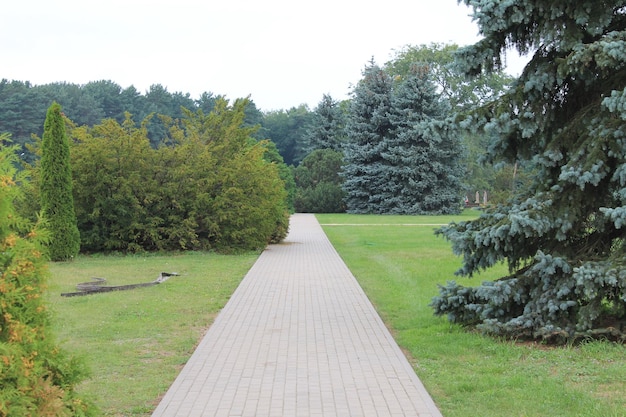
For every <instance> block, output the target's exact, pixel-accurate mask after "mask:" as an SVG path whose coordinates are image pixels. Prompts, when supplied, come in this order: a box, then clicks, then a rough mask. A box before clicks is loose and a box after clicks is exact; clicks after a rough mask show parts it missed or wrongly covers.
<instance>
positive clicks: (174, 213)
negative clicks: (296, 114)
mask: <svg viewBox="0 0 626 417" xmlns="http://www.w3.org/2000/svg"><path fill="white" fill-rule="evenodd" d="M247 105H248V103H247V100H237V101H235V103H234V104H233V105H232V106H231V105H229V103H228V101H226V100H225V99H218V100H217V101H216V103H215V106H214V108H213V110H212V111H211V112H210V113H209V114H205V113H204V112H203V111H202V110H197V111H196V112H192V111H190V110H184V109H183V112H184V115H185V118H184V119H183V120H182V121H181V122H176V121H174V120H171V119H169V120H166V119H165V118H164V120H163V121H164V123H165V124H166V125H167V126H168V136H167V140H166V141H164V142H165V144H166V146H161V147H159V148H157V149H155V148H154V147H152V146H151V144H150V140H149V138H148V131H147V126H146V125H147V123H148V120H145V121H144V122H143V123H142V125H141V126H136V125H135V124H134V122H133V121H132V119H131V117H130V115H129V114H126V120H125V121H124V122H123V123H122V124H119V123H118V122H117V121H116V120H114V119H106V120H104V121H103V122H102V123H100V124H98V125H95V126H93V127H88V126H80V127H77V126H72V128H71V130H70V136H71V139H72V143H73V145H72V149H71V150H72V166H73V171H74V196H75V197H74V198H75V205H76V216H77V219H78V227H79V230H80V232H81V237H82V242H81V243H82V248H83V250H85V251H88V252H100V251H105V252H108V251H123V252H135V251H143V250H185V249H193V250H207V249H215V250H219V251H231V250H240V249H260V248H263V247H264V246H265V245H267V243H269V242H270V241H279V240H281V239H282V238H284V236H285V235H286V232H287V228H288V205H287V196H286V191H285V183H284V182H283V181H282V180H281V178H280V175H279V168H278V166H279V164H280V161H271V160H268V159H267V154H268V153H271V152H268V151H269V150H271V147H270V146H268V145H267V143H266V142H258V141H256V140H254V139H252V137H251V135H252V133H253V131H254V129H253V128H250V127H245V126H244V118H245V113H244V109H245V108H246V106H247ZM275 158H276V157H275ZM38 175H39V174H38V171H37V170H36V171H35V172H34V176H35V177H36V178H37V177H38Z"/></svg>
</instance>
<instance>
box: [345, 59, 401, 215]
mask: <svg viewBox="0 0 626 417" xmlns="http://www.w3.org/2000/svg"><path fill="white" fill-rule="evenodd" d="M391 92H392V80H391V78H390V77H389V75H387V73H386V72H385V71H383V70H382V69H381V68H380V67H379V66H378V65H376V64H375V63H374V62H373V61H371V62H370V63H369V65H368V66H366V68H365V70H364V71H363V79H361V81H359V83H358V84H357V86H356V87H355V88H354V91H353V99H352V103H351V105H350V111H349V115H348V121H347V131H346V132H347V143H346V145H345V147H344V153H345V161H344V162H345V165H344V168H343V175H344V178H345V182H344V191H345V193H346V206H347V211H348V212H349V213H380V212H381V203H383V201H382V199H383V198H384V197H385V196H386V187H387V185H388V184H387V181H386V178H385V177H384V173H385V171H386V170H385V166H384V160H383V158H382V156H381V152H382V151H383V146H384V144H385V138H386V137H387V135H388V134H389V131H390V130H391V121H390V120H389V114H390V112H391Z"/></svg>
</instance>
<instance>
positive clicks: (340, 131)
mask: <svg viewBox="0 0 626 417" xmlns="http://www.w3.org/2000/svg"><path fill="white" fill-rule="evenodd" d="M344 137H345V116H344V112H343V111H342V109H341V107H340V106H339V103H338V102H337V101H335V100H334V99H333V98H332V97H331V96H330V95H328V94H324V96H323V97H322V101H320V102H319V104H318V105H317V107H316V108H315V110H314V112H313V121H312V122H311V127H309V130H308V131H307V141H308V147H309V148H308V152H307V153H310V152H312V151H314V150H316V149H332V150H334V151H340V150H341V147H342V144H343V142H344Z"/></svg>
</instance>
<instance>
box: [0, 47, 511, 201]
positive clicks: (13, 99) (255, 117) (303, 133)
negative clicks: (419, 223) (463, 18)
mask: <svg viewBox="0 0 626 417" xmlns="http://www.w3.org/2000/svg"><path fill="white" fill-rule="evenodd" d="M457 49H458V47H457V46H456V45H443V44H431V45H419V46H407V47H405V48H404V49H402V50H400V51H397V52H396V56H395V57H394V58H393V59H392V60H391V61H389V62H388V63H386V64H385V65H384V66H383V68H382V69H383V70H384V72H385V73H386V74H388V76H390V77H392V78H393V79H396V78H398V77H399V78H403V77H406V75H407V74H409V73H410V68H411V66H412V65H415V64H416V63H418V64H419V65H421V66H422V68H426V67H427V68H428V74H429V76H428V78H429V80H428V83H430V84H432V85H433V86H434V88H435V90H436V95H437V97H436V98H435V99H436V100H441V101H445V102H447V103H448V106H449V107H450V108H449V111H448V112H447V116H446V117H448V118H450V119H452V118H453V117H454V116H455V115H458V114H460V113H462V112H464V111H467V109H469V108H471V107H475V106H476V105H479V104H480V103H484V102H486V100H488V99H489V98H492V97H495V96H497V95H498V94H501V93H502V91H504V88H505V87H506V86H507V85H508V84H510V82H511V78H510V77H507V76H506V75H505V74H504V73H502V72H499V73H497V74H493V75H490V76H486V77H482V78H480V79H479V80H473V81H468V80H467V79H465V78H464V77H463V76H462V75H461V74H460V73H459V72H455V71H454V70H453V69H451V63H452V62H453V60H454V56H453V55H454V52H455V51H456V50H457ZM354 98H355V97H352V98H350V99H348V100H344V101H336V100H334V99H333V98H332V97H330V96H329V95H324V96H323V97H322V99H321V101H320V102H319V104H318V105H317V107H316V108H314V109H312V110H311V109H309V108H308V106H306V105H300V106H297V107H292V108H290V109H285V110H276V111H270V112H262V111H260V110H259V109H258V108H257V107H256V105H255V103H254V102H253V100H251V99H250V98H249V99H248V102H247V103H248V104H247V105H246V108H245V110H244V114H245V117H244V126H247V127H252V126H257V127H258V129H256V130H255V131H253V132H252V133H251V135H252V137H253V138H255V139H256V140H263V139H269V140H270V141H272V142H273V144H274V145H275V146H276V149H277V151H278V153H279V154H280V156H281V157H282V159H283V161H284V163H285V164H286V165H288V166H291V167H292V169H293V170H294V172H293V175H292V176H293V178H294V179H295V184H291V185H290V187H294V188H295V189H297V190H298V191H297V192H296V191H295V189H294V188H290V189H289V193H290V203H289V205H290V206H291V207H292V208H295V209H296V210H298V211H309V212H315V211H319V210H320V209H321V207H320V206H319V205H318V204H317V203H315V202H316V201H320V200H319V199H318V198H317V197H313V196H315V195H318V196H319V195H320V194H324V195H328V193H327V192H330V193H331V195H333V198H332V202H331V201H330V200H328V199H326V200H327V201H325V203H324V204H323V207H324V209H325V210H326V211H328V210H330V211H345V210H346V208H347V207H346V205H345V203H344V202H343V201H342V199H343V198H344V196H345V194H344V193H343V191H342V192H338V191H337V188H343V183H344V181H345V177H341V176H339V175H335V176H334V177H335V180H334V184H333V185H332V190H331V189H329V188H328V187H329V185H330V183H328V182H325V183H324V184H321V185H319V186H320V187H321V188H320V190H315V188H316V187H317V186H318V185H317V184H311V183H307V182H306V181H307V178H310V177H311V175H310V174H303V172H302V171H305V170H307V169H312V170H314V171H320V170H323V169H327V168H328V164H326V162H324V161H322V160H320V159H319V154H318V155H317V158H313V159H311V160H309V161H307V163H306V164H305V165H304V167H302V168H300V169H299V170H297V169H296V168H298V167H299V166H300V164H301V163H302V162H303V161H304V159H305V158H306V157H307V156H308V155H309V154H311V152H313V151H315V150H326V149H329V150H333V151H336V152H341V153H342V154H343V150H344V149H343V146H344V145H345V144H346V143H347V142H346V139H347V138H348V135H349V132H348V130H347V129H348V127H349V126H348V122H347V121H348V119H349V113H350V109H351V104H352V103H353V102H354V101H355V100H354ZM219 99H225V97H224V96H221V95H216V94H213V93H210V92H205V93H203V94H202V95H201V96H200V97H199V98H196V99H193V98H191V96H190V95H189V94H188V93H180V92H176V93H170V92H168V91H167V89H166V88H165V87H163V86H161V85H158V84H157V85H152V86H150V88H149V89H148V90H147V91H146V92H145V93H143V94H142V93H140V92H139V91H137V90H136V89H135V88H134V87H133V86H130V87H128V88H125V89H123V88H122V87H120V86H119V85H117V84H115V83H114V82H112V81H105V80H102V81H94V82H90V83H87V84H85V85H76V84H69V83H52V84H47V85H41V86H35V85H31V84H30V83H29V82H22V81H8V80H2V81H1V82H0V131H5V132H9V133H11V135H12V138H13V141H14V142H15V143H17V144H20V145H22V152H23V155H22V157H23V159H25V160H27V161H33V160H34V159H35V157H34V155H33V154H32V153H31V152H30V151H29V149H28V148H27V147H25V146H24V145H26V144H28V143H31V142H32V140H33V139H32V136H33V134H34V135H36V136H41V134H42V126H43V125H42V115H44V114H45V111H46V109H47V106H49V105H50V103H51V102H52V101H56V102H58V103H59V104H60V105H61V106H62V107H63V109H64V113H65V115H66V116H67V117H68V118H69V119H70V120H72V122H73V123H75V124H76V125H78V126H95V125H96V124H98V123H100V122H101V121H102V120H105V119H113V120H115V121H117V122H118V123H120V124H122V123H124V120H125V118H126V116H125V114H126V113H130V114H131V116H132V119H133V120H135V121H136V122H137V123H141V124H142V126H144V127H145V128H146V131H147V137H148V139H149V141H150V144H151V146H152V147H155V148H156V147H159V146H161V145H162V144H164V142H165V141H167V137H168V123H169V121H170V120H181V119H182V118H183V117H184V113H183V109H188V110H191V111H197V110H202V111H203V112H204V113H205V114H208V113H210V112H211V110H212V109H213V108H214V107H215V103H216V102H217V100H219ZM459 132H460V133H459V135H460V136H461V138H462V141H461V143H460V144H459V145H460V147H459V149H458V151H457V152H456V153H457V154H459V155H461V160H460V164H461V166H462V168H463V170H464V174H463V175H462V179H463V182H462V188H463V190H462V191H459V200H460V199H462V197H461V194H462V195H465V196H467V195H473V194H474V193H475V192H476V191H479V190H480V191H481V192H482V191H483V190H489V194H490V197H491V196H492V197H493V199H492V198H490V200H493V201H497V200H498V196H499V195H504V196H506V195H508V192H509V191H510V189H511V188H512V187H513V180H512V175H511V171H510V170H508V168H507V167H504V168H502V167H500V168H498V169H495V168H493V167H486V166H485V165H484V164H482V165H481V164H479V163H478V157H479V156H480V154H481V153H482V150H483V149H484V145H485V143H486V140H487V139H486V138H485V135H482V134H476V133H473V134H472V133H470V130H469V129H465V128H462V129H459ZM324 153H329V151H326V152H324ZM335 157H336V155H332V156H330V158H331V159H332V158H335ZM313 161H317V162H315V165H316V166H312V165H311V164H312V162H313ZM342 163H343V160H342ZM520 171H521V170H520ZM338 173H339V170H338V171H335V173H334V174H338ZM331 176H332V175H331ZM299 179H302V181H303V182H301V181H300V180H299ZM289 181H290V180H289ZM290 182H291V181H290ZM322 191H323V192H322ZM503 198H504V197H502V198H500V200H502V199H503Z"/></svg>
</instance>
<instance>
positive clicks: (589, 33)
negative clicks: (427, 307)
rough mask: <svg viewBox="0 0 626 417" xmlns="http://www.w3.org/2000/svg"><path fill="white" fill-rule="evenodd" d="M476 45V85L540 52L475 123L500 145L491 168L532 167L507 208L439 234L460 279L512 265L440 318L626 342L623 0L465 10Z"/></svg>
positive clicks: (458, 298) (490, 1)
mask: <svg viewBox="0 0 626 417" xmlns="http://www.w3.org/2000/svg"><path fill="white" fill-rule="evenodd" d="M465 3H466V4H468V5H472V6H473V7H474V16H475V17H476V19H477V21H478V24H479V27H480V31H481V34H482V35H483V36H484V38H483V39H482V40H481V41H479V42H478V43H477V44H475V45H473V46H470V47H467V48H464V49H462V50H461V51H460V54H459V58H460V64H461V66H462V68H463V70H464V71H465V72H466V73H467V74H468V75H477V74H480V73H482V72H483V71H492V70H498V69H500V68H502V65H503V60H502V56H503V54H504V52H505V51H506V49H507V48H508V47H510V46H515V47H516V48H517V49H518V51H520V52H522V53H525V52H528V51H531V52H533V55H532V59H531V60H530V62H529V63H528V64H527V66H526V68H525V69H524V71H523V73H522V75H521V77H520V78H519V80H518V81H517V82H516V83H515V84H514V85H513V86H512V88H511V90H510V91H509V92H508V93H507V94H505V96H503V97H502V98H501V99H499V100H497V101H496V102H494V103H493V104H491V105H489V106H486V107H485V108H484V109H483V112H479V113H477V114H476V115H475V116H474V120H475V122H476V123H478V124H479V125H484V126H486V127H487V128H489V129H490V130H491V131H492V132H493V133H494V134H496V137H497V140H496V141H495V142H494V143H492V144H491V146H490V152H491V157H492V160H494V161H498V160H503V161H506V162H509V163H512V162H516V161H522V162H525V163H527V164H528V163H530V162H532V164H533V165H534V170H535V171H534V172H535V180H534V181H533V183H532V184H530V185H529V186H528V187H527V189H525V190H523V192H520V194H519V195H518V196H516V198H515V199H513V200H511V201H510V202H509V203H508V204H507V205H503V206H500V207H497V208H495V209H494V210H492V211H489V212H487V213H485V214H484V215H483V216H482V217H481V218H480V219H478V220H476V221H472V222H467V223H461V224H457V225H450V226H448V227H446V228H444V229H442V230H441V231H440V233H441V234H443V235H444V236H446V237H447V238H448V239H450V240H451V241H452V244H453V249H454V251H455V252H456V253H457V254H461V255H463V257H464V258H463V266H462V269H461V270H460V271H459V274H461V275H467V276H472V275H473V274H475V273H477V272H479V271H481V270H483V269H487V268H490V267H491V266H493V265H495V264H497V263H500V262H502V261H506V262H507V263H508V265H509V268H510V275H508V276H505V277H503V278H502V279H500V280H498V281H496V282H486V283H483V284H482V285H480V286H478V287H474V288H465V287H462V286H460V285H458V284H456V283H455V282H450V283H449V284H448V285H447V286H446V287H442V288H441V289H440V296H439V297H437V298H435V299H434V300H433V307H434V308H435V312H436V313H437V314H441V315H444V314H447V315H448V317H449V319H451V320H452V321H456V322H461V323H465V324H478V325H479V327H480V328H481V329H483V330H484V331H487V332H490V333H495V334H502V335H507V336H514V337H517V336H528V337H536V338H546V339H554V340H571V339H574V338H577V337H588V336H598V335H604V336H607V337H613V338H618V339H621V340H622V341H623V340H625V339H626V337H625V332H624V330H625V328H626V239H625V238H626V235H625V234H624V228H625V227H626V123H624V120H626V77H625V76H624V74H625V73H626V12H625V7H624V3H623V1H597V0H582V1H578V2H572V1H564V0H557V1H546V0H521V1H517V2H499V1H494V0H481V1H473V0H472V1H470V0H465Z"/></svg>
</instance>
